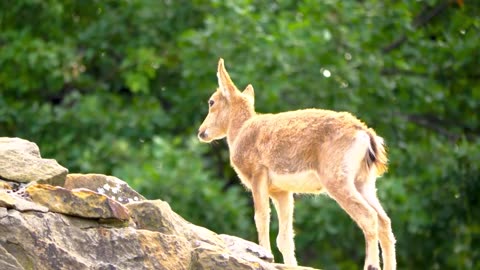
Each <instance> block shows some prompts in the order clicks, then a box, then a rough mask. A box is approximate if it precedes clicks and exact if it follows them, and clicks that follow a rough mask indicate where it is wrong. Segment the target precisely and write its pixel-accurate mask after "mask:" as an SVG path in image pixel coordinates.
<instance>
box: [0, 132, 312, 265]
mask: <svg viewBox="0 0 480 270" xmlns="http://www.w3.org/2000/svg"><path fill="white" fill-rule="evenodd" d="M66 174H67V169H65V168H63V167H61V166H60V165H58V163H57V162H56V161H54V160H46V159H42V158H41V157H40V152H39V149H38V147H37V146H36V144H34V143H31V142H28V141H25V140H22V139H18V138H0V178H2V179H3V180H0V269H1V270H3V269H5V270H17V269H35V270H43V269H45V270H47V269H48V270H50V269H62V270H63V269H66V270H69V269H72V270H73V269H75V270H76V269H98V270H100V269H140V270H142V269H166V270H170V269H172V270H183V269H185V270H190V269H205V270H207V269H232V270H307V269H312V268H305V267H291V266H285V265H283V264H275V263H273V256H272V254H271V253H270V252H268V251H267V250H265V249H264V248H262V247H260V246H259V245H257V244H255V243H252V242H250V241H246V240H243V239H241V238H238V237H234V236H230V235H218V234H216V233H214V232H212V231H210V230H208V229H207V228H204V227H200V226H197V225H194V224H192V223H190V222H188V221H186V220H185V219H184V218H182V217H181V216H180V215H178V214H177V213H175V212H174V211H172V209H171V208H170V205H169V204H168V203H166V202H164V201H161V200H146V199H145V198H144V197H143V196H142V195H140V194H138V193H137V192H136V191H135V190H133V189H132V188H130V187H129V186H128V184H127V183H126V182H124V181H122V180H120V179H118V178H116V177H113V176H106V175H101V174H70V175H68V176H67V175H66Z"/></svg>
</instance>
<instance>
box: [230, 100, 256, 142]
mask: <svg viewBox="0 0 480 270" xmlns="http://www.w3.org/2000/svg"><path fill="white" fill-rule="evenodd" d="M239 105H241V106H236V107H234V108H232V110H231V112H230V121H229V123H228V131H227V143H228V146H229V147H231V146H232V145H233V143H234V142H235V139H236V138H237V136H238V133H239V132H240V129H241V128H242V126H243V124H245V122H246V121H247V120H248V119H250V118H252V117H253V116H254V115H255V110H254V109H253V108H251V106H248V105H247V104H239Z"/></svg>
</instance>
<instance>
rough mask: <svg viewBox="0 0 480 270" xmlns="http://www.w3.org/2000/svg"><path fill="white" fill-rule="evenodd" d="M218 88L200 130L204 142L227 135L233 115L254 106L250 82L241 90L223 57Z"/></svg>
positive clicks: (220, 63) (219, 65)
mask: <svg viewBox="0 0 480 270" xmlns="http://www.w3.org/2000/svg"><path fill="white" fill-rule="evenodd" d="M217 78H218V88H217V90H216V91H215V93H213V94H212V96H211V97H210V99H209V100H208V107H209V108H208V115H207V117H206V118H205V120H204V121H203V123H202V125H201V126H200V128H199V130H198V138H199V140H200V141H202V142H211V141H213V140H219V139H222V138H224V137H226V136H227V133H228V129H229V125H230V122H231V120H232V117H235V116H237V114H236V113H237V112H239V111H242V110H252V111H253V106H254V100H255V96H254V90H253V86H252V85H251V84H249V85H248V86H247V87H246V88H245V90H243V92H240V91H239V90H238V88H237V87H236V86H235V84H234V83H233V81H232V80H231V79H230V75H228V72H227V70H226V69H225V65H224V63H223V59H221V58H220V60H219V61H218V70H217Z"/></svg>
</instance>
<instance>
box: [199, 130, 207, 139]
mask: <svg viewBox="0 0 480 270" xmlns="http://www.w3.org/2000/svg"><path fill="white" fill-rule="evenodd" d="M206 136H207V134H205V130H204V131H201V130H199V131H198V137H199V138H201V139H205V137H206Z"/></svg>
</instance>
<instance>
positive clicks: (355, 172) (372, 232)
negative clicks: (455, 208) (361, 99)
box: [198, 59, 396, 270]
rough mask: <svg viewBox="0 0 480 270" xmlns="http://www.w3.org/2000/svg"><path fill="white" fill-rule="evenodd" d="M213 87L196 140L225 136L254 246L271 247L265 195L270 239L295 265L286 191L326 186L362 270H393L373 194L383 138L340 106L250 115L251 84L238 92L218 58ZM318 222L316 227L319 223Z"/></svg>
mask: <svg viewBox="0 0 480 270" xmlns="http://www.w3.org/2000/svg"><path fill="white" fill-rule="evenodd" d="M217 77H218V86H219V88H218V89H217V91H216V92H215V93H214V94H213V95H212V96H211V97H210V100H209V101H208V104H209V106H210V108H209V112H208V115H207V117H206V118H205V120H204V122H203V123H202V125H201V126H200V129H199V133H198V138H199V139H200V140H201V141H202V142H211V141H213V140H218V139H222V138H224V137H226V138H227V142H228V147H229V149H230V162H231V164H232V166H233V168H234V169H235V171H236V172H237V174H238V176H239V177H240V180H241V181H242V183H243V185H245V186H246V187H247V188H248V189H249V190H251V192H252V194H253V201H254V206H255V224H256V227H257V231H258V239H259V243H260V245H261V246H263V247H264V248H266V249H268V250H271V249H270V240H269V223H270V201H269V198H271V199H272V201H273V203H274V205H275V208H276V211H277V213H278V218H279V233H278V237H277V241H276V242H277V246H278V248H279V250H280V252H281V253H282V255H283V259H284V262H285V263H286V264H289V265H296V264H297V261H296V259H295V254H294V249H295V247H294V241H293V225H292V222H293V194H294V193H321V192H326V193H327V194H328V195H329V196H331V197H332V198H333V199H335V201H337V202H338V204H339V205H340V206H341V207H342V208H343V209H344V210H345V211H346V212H347V213H348V214H349V215H350V217H351V218H352V219H353V220H354V221H355V222H356V223H357V224H358V226H359V227H360V228H361V229H362V231H363V234H364V235H365V240H366V259H365V265H364V269H365V270H373V269H380V261H379V247H378V243H379V242H380V245H381V248H382V255H383V267H384V269H386V270H391V269H396V259H395V237H394V235H393V233H392V229H391V224H390V218H389V217H388V216H387V214H386V213H385V211H384V210H383V208H382V206H381V205H380V202H379V201H378V198H377V196H376V188H375V181H376V178H377V176H379V175H381V174H383V173H384V172H385V171H386V169H387V156H386V153H385V148H384V145H383V139H382V138H381V137H379V136H377V135H376V133H375V131H374V130H373V129H371V128H368V127H367V126H366V125H365V124H364V123H363V122H361V121H360V120H358V119H357V118H355V117H354V116H353V115H351V114H349V113H346V112H334V111H328V110H319V109H307V110H298V111H290V112H283V113H278V114H257V113H256V112H255V109H254V91H253V87H252V86H251V85H248V86H247V88H246V89H245V90H244V91H243V92H240V91H239V90H238V89H237V87H236V86H235V85H234V84H233V82H232V80H231V79H230V76H229V75H228V73H227V71H226V70H225V66H224V63H223V59H220V61H219V62H218V73H217ZM319 229H320V228H319Z"/></svg>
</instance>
